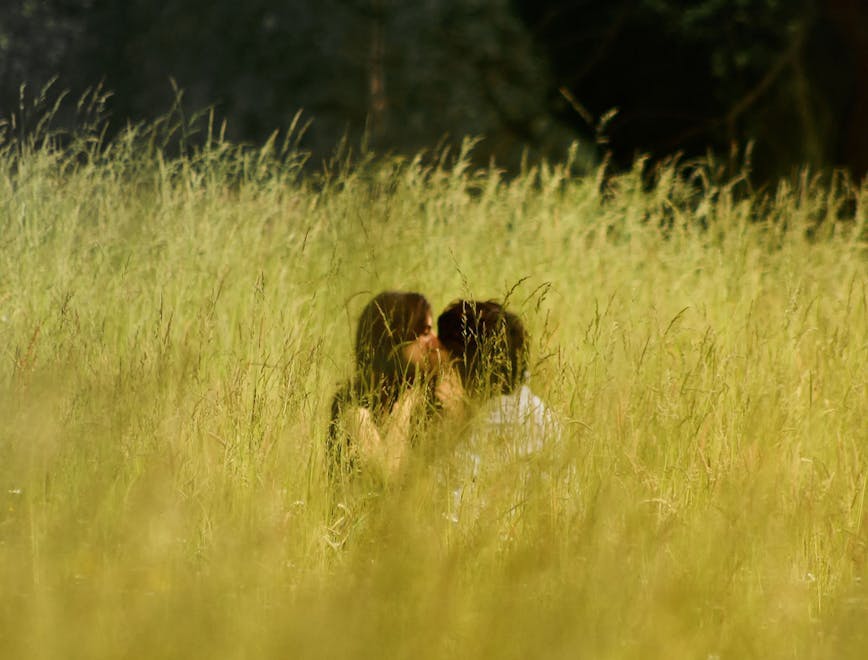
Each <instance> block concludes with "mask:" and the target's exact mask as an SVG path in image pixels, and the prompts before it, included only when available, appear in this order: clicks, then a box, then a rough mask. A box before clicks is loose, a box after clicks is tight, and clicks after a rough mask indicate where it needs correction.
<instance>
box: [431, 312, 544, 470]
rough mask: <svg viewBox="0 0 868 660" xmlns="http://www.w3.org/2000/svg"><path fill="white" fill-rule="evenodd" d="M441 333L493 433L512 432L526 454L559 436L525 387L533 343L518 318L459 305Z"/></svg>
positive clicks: (444, 319)
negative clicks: (530, 343) (531, 343)
mask: <svg viewBox="0 0 868 660" xmlns="http://www.w3.org/2000/svg"><path fill="white" fill-rule="evenodd" d="M437 334H438V338H439V340H440V343H441V344H442V345H443V347H444V348H446V350H447V351H448V352H449V354H450V355H451V357H452V360H453V364H454V366H455V368H456V369H457V371H458V374H459V375H460V377H461V381H462V384H463V386H464V389H465V391H466V393H467V396H468V397H469V398H470V400H471V401H476V402H478V403H479V405H480V406H481V407H482V409H483V416H484V422H485V425H486V426H487V427H488V430H489V431H490V430H497V431H503V432H505V433H506V432H510V435H511V436H512V439H513V441H514V442H513V448H514V449H515V451H516V452H518V453H519V454H521V455H526V454H529V453H532V452H534V451H536V450H538V449H541V448H542V446H543V444H544V442H545V441H546V440H547V439H555V438H556V437H557V436H559V435H560V425H559V424H558V422H557V420H556V418H555V416H554V415H553V413H552V412H551V411H550V410H549V409H548V407H547V406H546V405H545V403H543V401H542V399H540V398H539V397H538V396H536V395H535V394H534V393H533V392H532V391H531V389H530V387H529V386H528V385H527V383H526V380H527V377H528V373H527V365H528V343H529V342H528V336H527V331H526V330H525V327H524V324H523V323H522V321H521V319H520V318H519V317H518V316H517V315H516V314H514V313H513V312H510V311H509V310H507V309H506V308H504V306H503V305H502V304H500V303H499V302H497V301H494V300H486V301H478V300H457V301H455V302H453V303H452V304H450V305H449V306H448V307H447V308H446V309H445V310H444V311H443V313H441V314H440V316H439V317H438V319H437Z"/></svg>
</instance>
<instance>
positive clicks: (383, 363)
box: [328, 291, 431, 474]
mask: <svg viewBox="0 0 868 660" xmlns="http://www.w3.org/2000/svg"><path fill="white" fill-rule="evenodd" d="M430 313H431V304H430V303H429V302H428V300H427V299H426V298H425V296H423V295H422V294H421V293H415V292H407V291H384V292H382V293H380V294H377V295H376V296H374V298H373V299H372V300H371V301H370V302H369V303H368V304H367V305H365V307H364V309H362V313H361V314H360V315H359V322H358V325H357V327H356V343H355V362H356V364H355V374H354V375H353V378H352V379H351V380H350V381H349V382H348V383H346V384H345V385H343V386H342V387H341V388H340V389H339V390H338V391H337V393H336V394H335V396H334V398H333V399H332V406H331V421H330V423H329V438H328V452H329V455H330V456H329V459H330V466H329V471H330V474H333V469H334V468H336V467H338V466H341V465H342V464H344V463H345V462H346V459H345V457H343V450H344V448H345V447H346V446H347V444H348V443H349V438H346V437H344V438H341V437H339V436H340V432H339V429H338V419H339V417H340V415H341V410H342V409H343V408H344V407H345V406H347V405H358V406H363V407H365V408H368V409H370V410H371V412H372V413H373V415H374V417H375V418H379V417H381V416H382V415H384V414H386V413H388V412H389V411H390V410H391V408H392V406H393V405H394V404H395V401H397V399H398V396H399V394H400V393H401V390H402V389H403V388H404V387H406V386H408V385H410V384H412V383H413V381H414V380H415V378H416V369H415V368H414V367H413V366H412V365H408V364H407V363H406V362H405V360H404V356H403V354H402V350H401V349H402V348H403V347H404V346H406V345H407V344H408V343H410V342H412V341H414V340H415V339H416V338H417V337H418V336H420V335H421V334H423V333H424V332H425V330H426V327H427V325H428V315H429V314H430Z"/></svg>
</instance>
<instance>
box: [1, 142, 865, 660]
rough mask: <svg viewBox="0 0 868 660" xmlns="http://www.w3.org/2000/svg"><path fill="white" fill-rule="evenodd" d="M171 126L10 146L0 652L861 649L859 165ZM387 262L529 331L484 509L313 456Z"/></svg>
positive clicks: (4, 231) (443, 653)
mask: <svg viewBox="0 0 868 660" xmlns="http://www.w3.org/2000/svg"><path fill="white" fill-rule="evenodd" d="M154 135H156V133H155V132H154V131H152V130H150V129H149V128H148V127H142V126H139V127H131V128H130V129H129V130H128V131H127V132H126V133H124V134H123V135H121V136H119V137H118V138H116V139H114V140H112V141H111V142H110V143H105V142H104V141H101V140H100V137H99V134H95V133H93V132H91V133H88V132H84V133H82V134H81V135H78V136H73V137H72V138H71V139H67V140H65V141H64V142H63V146H60V143H59V142H57V141H55V140H52V139H50V138H45V139H42V140H37V139H28V140H13V139H10V138H8V137H7V139H6V141H5V142H3V143H2V148H0V657H3V658H74V657H78V658H193V657H207V658H264V657H280V658H297V657H298V658H304V657H322V658H333V657H352V658H362V657H371V658H387V657H388V658H396V657H398V658H446V657H449V658H451V657H467V658H528V657H541V658H561V657H562V658H577V657H586V658H625V657H632V658H699V659H703V660H704V659H706V658H749V657H754V658H864V657H865V654H866V652H868V627H866V626H865V621H866V620H868V582H866V580H868V509H866V485H868V462H866V458H868V456H866V454H868V431H866V428H868V426H866V420H868V397H866V373H868V370H866V364H868V307H866V305H868V303H866V294H868V292H866V247H868V245H866V236H868V232H866V202H868V198H866V187H865V184H864V183H863V184H861V185H860V184H859V183H853V182H850V181H848V180H847V178H846V177H844V176H837V175H836V176H830V177H815V176H811V175H810V174H809V173H805V174H804V175H803V176H802V177H800V178H795V179H793V180H792V181H790V182H785V181H782V182H781V183H780V184H779V185H778V186H777V187H776V188H775V189H773V190H770V191H765V192H753V191H751V189H750V186H749V184H748V183H747V181H746V179H745V178H744V177H741V176H731V175H729V176H723V175H722V174H721V172H720V170H719V169H718V168H717V167H716V166H715V165H714V164H713V163H705V164H685V163H679V162H677V161H673V162H671V163H670V164H669V165H661V166H658V167H656V168H650V167H648V166H646V165H645V164H644V163H643V162H642V161H638V162H637V164H636V167H635V168H634V170H633V171H632V172H626V173H623V174H617V175H608V174H607V173H606V172H605V168H604V167H600V168H598V169H596V170H592V171H591V172H590V173H589V174H586V175H576V174H574V173H573V171H574V168H573V167H572V164H571V163H570V162H566V163H562V164H558V165H540V166H538V167H532V168H531V167H528V168H526V169H525V170H524V171H523V173H521V174H520V175H518V176H516V177H512V178H507V177H504V176H502V175H501V174H500V173H498V171H497V170H496V169H493V168H492V169H488V170H484V171H476V170H473V169H472V168H471V167H469V166H468V162H469V160H468V153H467V149H469V148H470V147H471V145H469V144H468V145H467V149H465V150H464V151H463V152H462V153H457V154H453V155H452V157H449V156H448V155H444V154H435V155H431V154H428V155H427V156H425V155H420V157H419V158H416V159H415V160H401V159H397V158H372V157H365V156H363V157H361V158H359V159H357V160H356V161H355V164H353V163H350V160H349V159H348V158H347V157H336V158H335V159H334V160H333V161H331V162H330V163H327V164H325V165H324V166H323V167H322V168H321V169H318V170H317V171H316V172H312V169H311V168H310V167H309V166H308V167H305V165H304V159H303V157H302V156H301V155H300V154H298V153H297V152H296V151H295V149H294V146H293V143H292V140H288V141H286V142H283V143H282V142H281V140H280V139H277V138H276V139H274V140H272V141H270V142H269V143H268V144H266V145H265V146H264V147H263V148H262V149H259V150H255V149H251V148H242V147H239V146H234V145H232V144H229V143H227V142H225V141H223V140H221V139H220V138H219V136H214V135H212V136H210V137H209V138H208V139H207V140H204V141H203V142H202V144H201V146H199V147H197V148H195V149H194V148H190V149H187V150H184V151H182V152H181V153H183V154H184V155H183V156H177V155H175V156H169V155H168V152H167V151H166V149H164V148H163V147H162V146H161V144H160V143H159V141H157V140H155V139H153V138H154ZM388 288H401V289H415V290H420V291H423V292H425V293H426V294H427V295H428V296H429V298H430V300H431V301H432V303H433V304H434V307H435V309H438V310H439V309H442V308H443V306H444V305H446V304H447V303H448V302H449V301H450V300H452V299H454V298H457V297H459V296H464V297H476V298H491V297H494V298H504V297H507V296H508V298H509V301H508V304H509V306H510V308H511V309H513V310H515V311H517V312H518V313H520V314H521V315H522V317H523V318H524V319H525V321H526V323H527V325H528V327H529V329H530V331H531V335H532V340H533V355H532V375H531V383H532V386H533V388H534V390H535V391H536V392H538V393H539V394H540V395H541V396H542V397H543V398H544V399H545V400H546V401H547V402H548V403H549V404H550V406H551V407H552V408H553V409H554V410H555V411H557V413H558V414H559V415H560V417H561V419H562V420H564V437H563V439H562V441H561V443H560V445H559V446H558V447H557V449H556V451H553V452H551V453H550V454H549V455H546V456H545V457H543V458H544V463H545V464H544V465H543V462H540V463H539V464H534V465H531V466H530V467H529V469H530V472H531V474H530V478H526V479H525V478H523V479H512V478H509V476H508V473H507V477H506V478H501V479H494V480H492V481H491V483H490V484H487V488H486V489H485V490H486V492H484V493H482V494H481V495H480V496H479V501H478V502H477V503H476V505H477V506H476V514H475V515H474V516H467V517H462V518H459V519H457V520H456V519H454V518H453V517H450V516H447V515H445V512H446V510H447V508H448V501H447V500H448V493H447V492H445V490H444V488H443V485H442V484H441V483H440V482H439V481H438V480H437V479H436V478H434V476H433V475H432V471H431V470H428V469H425V466H419V467H418V469H417V470H416V471H415V472H413V473H412V474H408V475H406V478H405V479H404V480H403V481H402V482H401V483H400V484H399V485H398V486H394V487H388V488H380V489H377V488H373V487H372V489H370V490H369V491H364V489H362V490H358V491H356V492H352V493H349V492H332V491H331V490H330V488H329V487H328V484H327V482H326V477H325V470H324V455H323V448H324V442H325V436H326V426H327V419H328V404H329V399H330V397H331V395H332V393H333V392H334V390H335V387H336V386H337V384H338V383H339V382H340V381H341V379H343V378H346V377H347V375H348V374H349V373H350V369H351V360H352V359H351V340H352V335H353V331H354V323H355V320H356V318H357V316H358V312H359V310H360V309H361V307H362V306H363V305H364V304H365V302H366V301H367V300H368V299H369V298H370V296H371V295H372V294H373V293H376V292H377V291H380V290H382V289H388ZM429 440H430V442H432V443H437V442H438V441H440V440H442V439H439V438H436V437H433V438H430V439H429ZM523 469H525V470H526V469H528V468H527V466H525V467H524V468H523ZM535 470H536V472H537V473H534V471H535Z"/></svg>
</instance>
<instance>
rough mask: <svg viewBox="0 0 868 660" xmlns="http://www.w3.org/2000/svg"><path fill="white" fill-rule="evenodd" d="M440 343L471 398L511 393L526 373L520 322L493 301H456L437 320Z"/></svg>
mask: <svg viewBox="0 0 868 660" xmlns="http://www.w3.org/2000/svg"><path fill="white" fill-rule="evenodd" d="M437 334H438V336H439V340H440V343H441V344H442V345H443V346H444V347H445V348H446V349H447V350H448V351H449V353H450V354H451V355H452V357H453V358H454V359H455V365H456V367H457V369H458V371H459V373H460V374H461V377H462V380H463V381H464V386H465V388H467V390H468V391H469V392H472V393H474V394H509V393H510V392H514V391H515V390H516V389H517V388H518V387H519V385H520V384H521V381H522V380H523V378H524V372H525V370H526V369H527V348H528V346H527V345H528V338H527V333H526V332H525V329H524V324H522V322H521V319H520V318H519V317H518V316H516V315H515V314H513V313H512V312H510V311H507V310H506V309H504V307H503V305H501V304H500V303H498V302H495V301H494V300H488V301H477V300H457V301H455V302H453V303H451V304H450V305H449V306H448V307H447V308H446V309H445V310H444V311H443V313H442V314H440V316H439V317H438V319H437Z"/></svg>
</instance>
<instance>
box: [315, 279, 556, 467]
mask: <svg viewBox="0 0 868 660" xmlns="http://www.w3.org/2000/svg"><path fill="white" fill-rule="evenodd" d="M433 324H434V319H433V315H432V309H431V305H430V303H429V302H428V301H427V299H426V298H425V296H423V295H422V294H420V293H412V292H402V291H386V292H383V293H380V294H379V295H377V296H375V297H374V298H373V299H372V300H371V301H370V302H369V303H368V304H367V305H366V306H365V308H364V309H363V310H362V313H361V315H360V317H359V321H358V327H357V330H356V339H355V373H354V376H353V377H352V379H351V380H350V381H349V382H348V383H346V384H344V385H343V386H342V387H341V388H340V389H339V390H338V392H337V394H336V395H335V397H334V400H333V402H332V410H331V421H330V424H329V438H328V460H329V473H330V475H331V476H332V477H336V476H341V475H348V474H351V473H354V472H358V471H362V472H372V473H375V474H378V475H380V476H383V477H388V476H390V475H393V474H395V473H397V472H399V471H400V470H401V468H402V466H403V465H404V464H405V463H406V462H407V461H408V460H409V458H410V455H411V454H412V453H413V452H415V451H424V447H422V446H420V445H423V444H424V442H425V438H433V437H435V435H436V436H438V437H439V436H442V434H436V431H435V429H436V428H438V426H439V428H441V429H447V428H448V429H450V430H452V431H456V432H457V435H459V436H461V435H465V436H467V437H466V438H460V437H459V438H458V439H457V441H458V442H461V440H462V439H464V440H467V441H468V442H471V443H472V442H474V438H477V440H476V441H478V437H479V436H480V432H483V435H485V437H487V438H493V440H492V441H493V442H498V440H497V438H508V440H503V442H504V443H508V444H509V446H508V447H507V446H505V447H504V450H505V451H509V452H511V453H513V454H515V455H527V454H530V453H533V452H535V451H537V450H539V449H541V448H542V447H543V445H544V444H545V442H546V441H547V440H553V439H555V437H556V436H557V435H558V434H559V432H560V428H559V424H558V422H557V421H556V420H555V418H554V415H553V414H552V413H551V411H549V410H548V408H547V407H546V406H545V404H544V403H543V402H542V401H541V400H540V399H539V398H538V397H537V396H535V395H534V394H533V393H532V392H531V390H530V388H529V387H528V386H527V384H526V382H525V381H526V380H527V365H528V336H527V333H526V331H525V328H524V324H523V323H522V321H521V319H520V318H519V317H518V316H517V315H515V314H514V313H512V312H510V311H509V310H507V309H505V307H504V306H503V305H501V304H500V303H498V302H496V301H493V300H488V301H477V300H457V301H455V302H453V303H451V304H450V305H449V306H448V307H447V308H446V309H445V310H444V311H443V312H442V313H441V314H440V316H439V317H438V318H437V328H436V333H435V331H434V327H433ZM449 435H450V436H452V435H454V434H453V433H450V434H449ZM429 442H432V440H429Z"/></svg>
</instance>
